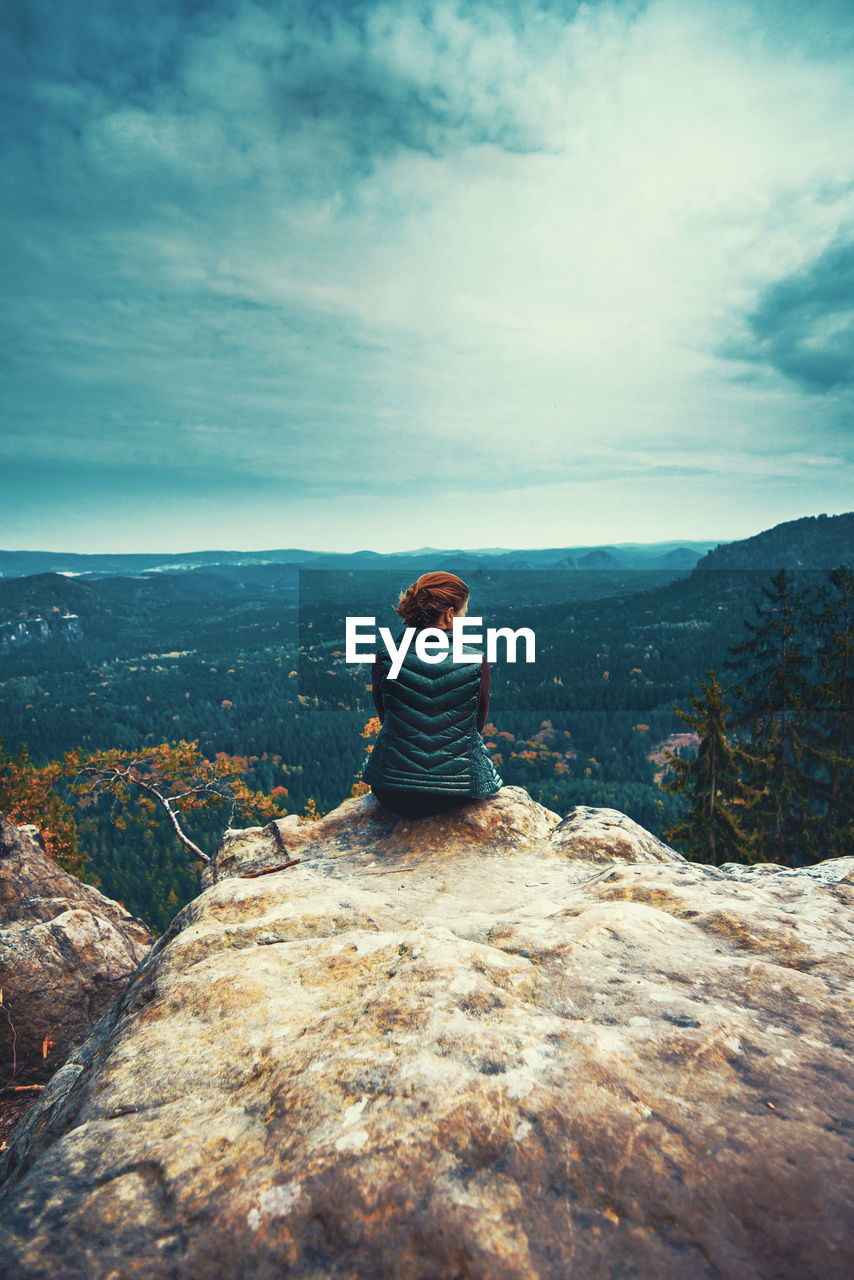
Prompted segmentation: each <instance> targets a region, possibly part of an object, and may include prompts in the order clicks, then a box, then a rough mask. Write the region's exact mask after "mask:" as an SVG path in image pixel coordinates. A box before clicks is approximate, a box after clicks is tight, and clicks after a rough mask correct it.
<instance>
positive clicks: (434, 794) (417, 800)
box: [371, 787, 477, 818]
mask: <svg viewBox="0 0 854 1280" xmlns="http://www.w3.org/2000/svg"><path fill="white" fill-rule="evenodd" d="M371 791H373V793H374V795H375V796H376V798H377V799H378V800H379V802H380V804H381V805H383V806H384V807H385V808H386V809H390V810H391V812H392V813H396V814H397V816H398V817H399V818H429V817H430V816H431V815H432V814H434V813H446V812H447V811H448V810H449V809H458V808H460V807H461V806H462V805H466V804H472V803H473V802H474V801H475V800H476V799H477V797H476V796H462V795H448V793H447V792H446V791H403V790H400V789H392V788H391V787H371Z"/></svg>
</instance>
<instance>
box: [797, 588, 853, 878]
mask: <svg viewBox="0 0 854 1280" xmlns="http://www.w3.org/2000/svg"><path fill="white" fill-rule="evenodd" d="M828 578H829V581H828V584H827V585H826V586H825V587H823V588H821V589H820V591H819V597H818V602H817V604H818V608H817V610H816V611H815V612H814V613H813V615H812V618H811V622H812V625H813V627H814V629H815V631H816V634H817V636H818V640H819V644H818V679H817V682H816V686H815V689H814V696H813V698H812V700H811V706H810V711H811V716H810V727H811V732H810V734H809V735H808V737H809V742H808V747H809V750H810V753H811V757H812V760H813V762H814V764H815V767H816V772H817V775H818V795H819V806H818V807H819V811H820V818H819V821H818V831H817V837H818V838H817V844H818V856H819V857H822V858H833V857H841V856H845V855H846V854H852V853H854V570H851V569H849V568H848V567H847V566H846V565H840V566H839V568H838V569H833V570H831V572H830V574H829V575H828Z"/></svg>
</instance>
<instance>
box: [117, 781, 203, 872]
mask: <svg viewBox="0 0 854 1280" xmlns="http://www.w3.org/2000/svg"><path fill="white" fill-rule="evenodd" d="M134 782H135V783H136V785H137V786H138V787H140V788H141V790H143V791H146V792H148V794H149V795H151V796H154V798H155V800H157V801H158V803H159V804H161V805H162V806H163V808H164V809H165V810H166V816H167V817H168V819H169V821H170V822H171V824H172V829H173V831H174V832H175V835H176V836H177V837H178V839H179V840H180V841H181V844H182V845H183V846H184V848H185V849H189V850H190V852H191V853H192V854H194V855H195V856H196V857H197V858H201V860H202V862H207V863H210V858H209V857H208V855H207V854H206V853H205V852H203V850H201V849H200V848H199V846H198V845H197V844H194V843H193V841H192V840H191V839H190V837H189V836H188V835H187V834H186V833H185V832H184V831H183V829H182V827H181V824H180V823H179V821H178V819H177V817H176V816H175V811H174V809H173V808H172V806H171V804H170V803H169V800H168V799H167V797H166V796H164V795H163V793H162V792H161V791H158V790H157V788H156V787H153V786H152V785H151V783H150V782H143V780H142V779H141V778H134Z"/></svg>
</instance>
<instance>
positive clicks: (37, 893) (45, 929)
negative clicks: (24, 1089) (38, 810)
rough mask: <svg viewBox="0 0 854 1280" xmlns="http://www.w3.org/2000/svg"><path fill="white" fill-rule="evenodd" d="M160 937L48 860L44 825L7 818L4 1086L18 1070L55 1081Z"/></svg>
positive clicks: (0, 919) (0, 887) (2, 861)
mask: <svg viewBox="0 0 854 1280" xmlns="http://www.w3.org/2000/svg"><path fill="white" fill-rule="evenodd" d="M152 942H153V938H152V936H151V934H150V933H149V931H148V929H147V928H146V926H145V925H144V924H143V923H142V921H141V920H137V919H135V918H134V917H133V916H132V915H130V913H129V912H127V911H125V909H124V907H123V906H121V905H120V904H119V903H118V902H114V901H113V900H112V898H107V897H105V896H104V894H102V893H99V892H98V890H97V889H95V888H93V886H92V885H88V884H83V883H81V881H79V880H77V879H76V878H75V877H74V876H72V875H69V874H68V872H66V871H63V870H62V868H61V867H60V866H58V864H57V863H56V862H54V861H53V859H52V858H49V857H48V855H47V854H46V853H45V851H44V846H43V845H42V843H41V838H40V836H39V833H38V831H37V830H36V828H35V827H17V826H15V825H14V824H13V823H11V822H9V821H7V819H6V818H4V817H2V815H0V990H2V992H3V1010H5V1015H4V1014H3V1013H2V1011H0V1087H2V1086H4V1085H6V1083H7V1082H8V1081H9V1080H10V1079H11V1077H12V1075H13V1071H14V1082H15V1084H16V1085H22V1084H34V1083H40V1082H42V1081H45V1080H49V1079H50V1077H51V1076H52V1075H53V1073H54V1071H55V1070H56V1068H57V1067H58V1066H59V1065H60V1063H62V1062H63V1061H64V1060H65V1059H66V1058H67V1057H68V1055H69V1054H70V1053H71V1052H72V1051H73V1050H74V1049H76V1048H77V1047H78V1046H79V1045H80V1044H81V1043H82V1041H83V1040H84V1039H85V1038H86V1036H87V1035H88V1034H89V1031H90V1030H91V1028H92V1026H93V1024H94V1023H95V1022H97V1020H98V1018H100V1016H101V1014H102V1013H103V1012H104V1010H105V1009H107V1008H108V1007H109V1005H110V1004H111V1003H112V1002H113V1000H114V999H115V997H116V996H117V995H118V993H119V991H121V989H122V987H123V986H124V985H125V983H126V982H127V980H128V978H129V977H130V975H131V974H132V973H133V971H134V970H135V969H136V967H137V965H138V964H139V962H140V961H141V960H142V959H143V957H144V956H145V955H146V953H147V951H148V949H149V947H150V946H151V944H152ZM13 1029H14V1030H13Z"/></svg>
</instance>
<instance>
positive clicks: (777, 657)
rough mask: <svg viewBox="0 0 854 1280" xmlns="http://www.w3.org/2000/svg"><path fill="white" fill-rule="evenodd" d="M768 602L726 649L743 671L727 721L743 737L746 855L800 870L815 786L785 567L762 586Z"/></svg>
mask: <svg viewBox="0 0 854 1280" xmlns="http://www.w3.org/2000/svg"><path fill="white" fill-rule="evenodd" d="M762 592H763V595H764V596H765V599H766V600H767V602H768V604H767V606H766V607H765V608H763V607H762V606H761V605H757V606H756V621H755V622H751V621H749V620H748V621H745V626H746V627H747V630H748V632H749V633H750V634H749V636H748V638H747V639H746V640H745V641H743V643H742V644H740V645H738V646H737V647H736V648H735V649H733V650H732V651H731V652H732V654H733V655H734V657H733V660H732V663H731V665H732V666H734V667H735V668H736V669H738V670H741V671H742V672H744V677H743V679H742V681H741V683H740V684H739V685H738V688H737V694H738V697H739V699H740V701H741V709H740V710H739V711H738V713H737V714H736V715H735V716H734V717H733V724H734V725H735V726H736V727H738V728H745V729H746V730H747V732H748V734H749V737H750V744H751V745H750V754H749V761H750V767H749V769H748V773H747V778H746V781H747V782H748V784H749V785H750V786H751V787H752V788H753V791H754V799H753V800H752V803H751V804H750V806H749V807H748V808H747V810H746V811H745V818H746V823H747V826H748V831H747V834H748V838H749V843H750V846H751V854H752V858H753V859H756V860H761V861H772V862H779V863H781V864H782V865H783V866H802V865H804V863H806V862H808V861H809V860H810V858H809V850H810V846H811V844H812V834H813V828H814V819H815V788H814V785H813V782H812V780H811V777H810V774H809V772H808V770H807V768H806V761H805V756H806V755H808V745H807V737H808V732H809V728H808V720H809V703H810V685H809V682H808V679H807V671H808V667H809V659H808V657H807V655H806V653H805V652H804V643H803V625H804V619H803V612H802V607H803V602H804V593H803V592H799V591H796V590H795V589H794V588H793V587H792V585H791V582H790V580H789V577H788V576H787V574H786V570H785V569H781V570H780V572H779V573H776V574H772V575H771V586H770V587H766V586H763V588H762Z"/></svg>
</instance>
